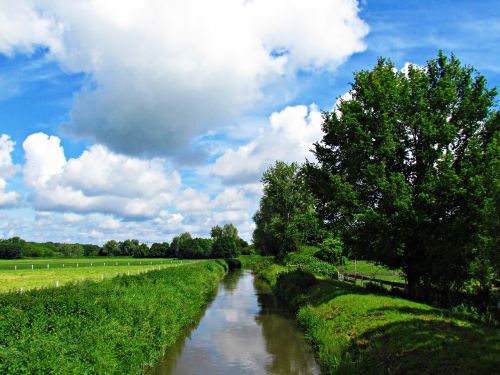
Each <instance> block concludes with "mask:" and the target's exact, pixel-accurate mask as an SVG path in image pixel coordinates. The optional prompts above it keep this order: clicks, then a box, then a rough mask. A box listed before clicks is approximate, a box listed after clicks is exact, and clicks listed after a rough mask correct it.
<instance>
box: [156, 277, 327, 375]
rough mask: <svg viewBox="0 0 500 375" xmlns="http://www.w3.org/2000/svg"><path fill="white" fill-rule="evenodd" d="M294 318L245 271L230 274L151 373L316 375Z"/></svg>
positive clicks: (313, 364)
mask: <svg viewBox="0 0 500 375" xmlns="http://www.w3.org/2000/svg"><path fill="white" fill-rule="evenodd" d="M319 373H320V371H319V367H318V365H317V364H316V361H315V360H314V356H313V353H312V351H311V348H310V347H309V345H308V343H307V342H306V341H305V339H304V337H303V335H302V333H301V332H300V331H299V330H298V328H297V326H296V324H295V321H294V320H293V317H291V316H290V315H288V314H287V313H286V311H285V310H284V309H283V308H280V306H279V305H278V303H277V301H276V299H275V298H274V296H273V295H272V294H271V292H270V290H269V289H268V288H266V286H265V285H264V284H263V283H261V282H259V280H255V279H254V276H253V275H252V273H251V272H250V271H234V272H230V273H229V274H227V275H226V277H225V278H224V279H223V281H222V283H221V285H220V287H219V291H218V293H217V296H216V297H215V299H214V300H213V301H212V303H211V304H210V305H209V306H208V308H207V309H206V310H205V313H204V315H203V316H202V317H201V320H200V322H199V324H198V326H197V327H196V328H194V329H192V330H191V332H186V335H185V336H184V337H182V338H181V339H179V340H178V341H177V343H176V344H175V345H173V346H172V347H171V348H169V350H168V351H167V353H166V354H165V356H164V358H163V359H162V361H161V362H160V363H159V365H158V366H157V367H156V368H155V369H153V371H152V374H164V375H167V374H169V375H170V374H178V375H180V374H182V375H187V374H231V375H233V374H283V375H284V374H287V375H289V374H319Z"/></svg>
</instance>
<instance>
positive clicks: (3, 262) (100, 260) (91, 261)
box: [0, 257, 176, 270]
mask: <svg viewBox="0 0 500 375" xmlns="http://www.w3.org/2000/svg"><path fill="white" fill-rule="evenodd" d="M172 261H176V260H175V259H170V258H165V259H156V258H155V259H136V258H132V257H85V258H70V257H64V258H22V259H0V270H14V267H17V269H18V270H19V269H31V266H32V265H33V268H34V269H41V268H44V269H45V268H47V264H48V265H49V267H51V268H62V267H63V264H64V266H65V268H66V267H75V268H76V265H77V264H78V266H79V267H107V266H110V265H117V266H123V265H128V264H130V265H145V264H149V265H154V264H166V263H169V262H172Z"/></svg>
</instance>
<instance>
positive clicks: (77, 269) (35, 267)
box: [0, 257, 198, 293]
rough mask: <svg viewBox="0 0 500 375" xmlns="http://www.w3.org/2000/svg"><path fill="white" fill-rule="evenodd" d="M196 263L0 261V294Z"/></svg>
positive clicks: (79, 260)
mask: <svg viewBox="0 0 500 375" xmlns="http://www.w3.org/2000/svg"><path fill="white" fill-rule="evenodd" d="M193 262H198V261H197V260H177V259H151V260H149V259H141V260H138V259H134V258H119V259H117V258H112V257H109V258H101V257H99V258H43V259H38V258H37V259H14V260H0V293H5V292H9V291H11V292H12V291H20V290H21V289H22V290H23V291H26V290H30V289H34V288H47V287H57V286H63V285H65V284H68V283H70V282H77V281H84V280H95V281H98V280H104V279H106V278H110V277H115V276H117V275H128V276H130V275H137V274H140V273H144V272H148V271H152V270H158V269H165V268H169V267H178V266H183V265H188V264H191V263H193Z"/></svg>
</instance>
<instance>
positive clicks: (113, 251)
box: [99, 240, 121, 256]
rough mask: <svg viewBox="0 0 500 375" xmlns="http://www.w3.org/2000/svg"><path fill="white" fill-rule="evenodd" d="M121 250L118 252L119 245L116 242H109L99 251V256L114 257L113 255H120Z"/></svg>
mask: <svg viewBox="0 0 500 375" xmlns="http://www.w3.org/2000/svg"><path fill="white" fill-rule="evenodd" d="M120 253H121V250H120V245H119V244H118V242H116V241H115V240H109V241H108V242H106V243H105V244H104V246H103V247H102V249H101V253H100V254H99V255H101V256H115V255H120Z"/></svg>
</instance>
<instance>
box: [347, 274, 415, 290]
mask: <svg viewBox="0 0 500 375" xmlns="http://www.w3.org/2000/svg"><path fill="white" fill-rule="evenodd" d="M377 276H385V277H391V276H392V277H400V276H401V275H400V274H392V273H365V274H362V273H348V272H339V273H338V277H339V280H341V281H347V282H353V283H355V282H356V280H361V283H363V282H365V281H368V282H372V283H377V284H380V285H389V286H391V287H393V288H401V289H406V283H401V282H397V281H389V280H383V279H378V278H376V277H377Z"/></svg>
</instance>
